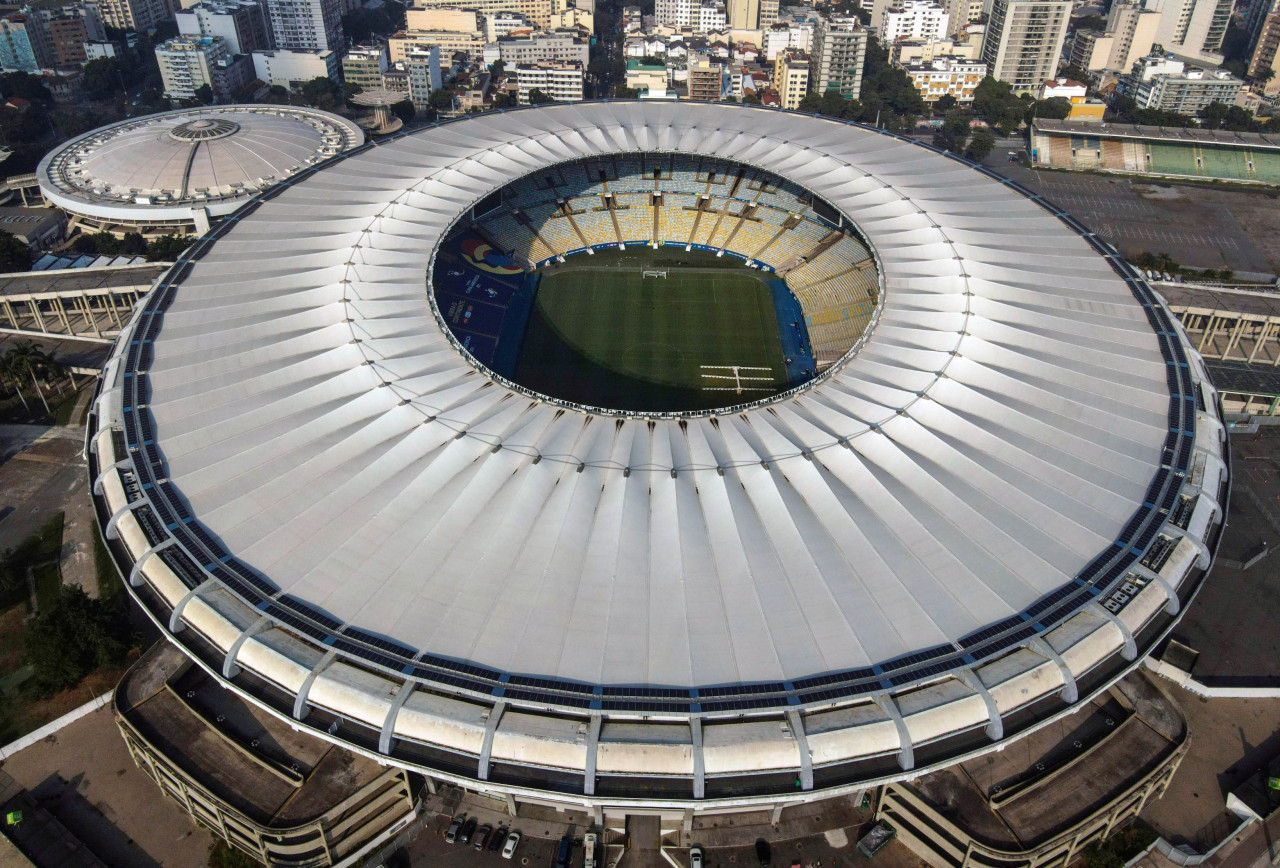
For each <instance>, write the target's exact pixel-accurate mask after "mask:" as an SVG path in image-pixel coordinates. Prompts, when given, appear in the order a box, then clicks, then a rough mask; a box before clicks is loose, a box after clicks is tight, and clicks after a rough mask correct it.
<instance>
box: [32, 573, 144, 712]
mask: <svg viewBox="0 0 1280 868" xmlns="http://www.w3.org/2000/svg"><path fill="white" fill-rule="evenodd" d="M130 639H131V637H130V633H129V624H128V621H127V620H126V619H125V618H124V617H122V615H121V613H120V612H118V611H116V610H113V609H111V608H109V607H108V606H107V605H106V604H104V603H103V602H102V601H100V600H94V599H92V598H90V597H89V596H88V595H87V594H86V593H85V592H84V591H83V590H81V589H80V588H79V587H78V586H76V585H63V586H62V587H61V589H60V591H59V596H58V603H57V605H56V606H54V607H53V608H52V609H48V610H46V611H42V612H40V613H39V614H38V615H36V616H35V617H34V618H32V619H31V621H30V622H28V624H27V628H26V631H25V632H24V634H23V644H24V646H25V654H26V658H27V662H28V663H30V664H31V666H32V668H33V669H34V670H35V674H34V675H33V676H32V678H31V680H30V681H29V682H28V684H29V685H30V689H31V690H32V691H33V692H34V693H35V694H36V695H38V696H48V695H50V694H53V693H56V692H57V691H59V690H65V689H66V688H68V687H74V686H75V685H76V684H79V683H80V681H81V680H82V679H83V678H84V677H85V676H86V675H88V674H89V673H90V672H92V671H93V670H94V669H97V668H99V667H103V666H117V665H119V664H120V663H122V662H124V659H125V655H126V654H128V652H129V647H130V644H131V642H130Z"/></svg>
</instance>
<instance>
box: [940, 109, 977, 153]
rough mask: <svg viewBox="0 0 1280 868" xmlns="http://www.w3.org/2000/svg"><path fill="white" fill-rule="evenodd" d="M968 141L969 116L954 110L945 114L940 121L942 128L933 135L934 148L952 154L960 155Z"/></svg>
mask: <svg viewBox="0 0 1280 868" xmlns="http://www.w3.org/2000/svg"><path fill="white" fill-rule="evenodd" d="M968 141H969V115H968V114H967V113H966V112H962V111H958V110H956V109H952V110H951V111H949V112H947V114H946V117H944V118H943V119H942V126H941V127H939V128H938V131H937V132H935V133H934V134H933V144H934V146H935V147H939V148H942V149H943V150H944V151H950V152H951V153H953V154H961V153H964V146H965V144H966V143H967V142H968Z"/></svg>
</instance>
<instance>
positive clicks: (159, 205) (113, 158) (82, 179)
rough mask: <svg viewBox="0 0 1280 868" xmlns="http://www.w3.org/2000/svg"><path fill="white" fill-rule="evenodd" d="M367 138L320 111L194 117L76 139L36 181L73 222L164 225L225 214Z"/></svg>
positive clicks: (160, 117) (149, 119) (195, 113)
mask: <svg viewBox="0 0 1280 868" xmlns="http://www.w3.org/2000/svg"><path fill="white" fill-rule="evenodd" d="M363 138H364V134H363V133H362V132H361V131H360V128H359V127H358V126H356V125H355V124H353V123H351V122H350V121H348V120H346V119H345V118H340V117H338V116H337V115H332V114H329V113H327V112H321V111H316V110H314V109H302V108H293V107H289V106H219V107H217V108H201V109H186V110H181V111H173V112H163V113H160V114H155V115H147V116H144V117H140V118H133V119H131V120H127V121H122V122H120V123H116V124H111V125H110V126H106V127H101V128H99V129H96V130H93V131H92V132H89V133H86V134H84V135H82V136H79V137H77V138H75V139H72V140H71V141H70V142H68V143H66V144H65V145H63V146H61V147H60V148H58V149H56V150H54V151H52V152H50V153H49V154H48V155H47V156H45V158H44V159H43V160H41V161H40V165H39V167H38V168H37V169H36V175H37V177H38V178H39V179H40V189H41V191H42V192H43V193H44V195H45V197H46V199H48V200H49V201H50V202H52V203H54V204H55V205H58V206H59V207H61V208H63V209H64V210H68V211H71V212H73V213H88V214H93V215H95V216H97V215H99V213H100V212H104V210H105V211H106V212H108V213H107V216H120V217H127V216H128V215H129V214H130V213H131V212H139V211H144V210H145V211H147V212H149V213H155V216H157V217H161V216H163V211H164V210H165V209H182V210H185V211H190V209H191V207H192V206H199V207H208V208H209V210H210V211H211V213H214V214H224V213H229V212H230V211H233V210H235V208H237V207H239V206H240V204H242V203H243V202H244V201H245V200H246V199H248V198H249V197H251V196H253V195H254V194H256V193H258V192H259V191H261V190H265V189H268V188H270V187H272V186H274V185H275V184H276V183H278V182H280V181H282V180H284V179H285V178H288V177H289V176H291V175H294V174H297V173H298V172H300V171H302V170H303V169H304V168H306V167H308V166H311V165H314V164H316V163H320V162H323V161H325V160H327V159H329V158H330V157H333V156H335V155H337V154H339V153H342V152H343V151H346V150H349V149H351V148H354V147H356V146H357V145H359V144H360V143H361V142H362V141H363ZM121 209H123V211H122V210H121Z"/></svg>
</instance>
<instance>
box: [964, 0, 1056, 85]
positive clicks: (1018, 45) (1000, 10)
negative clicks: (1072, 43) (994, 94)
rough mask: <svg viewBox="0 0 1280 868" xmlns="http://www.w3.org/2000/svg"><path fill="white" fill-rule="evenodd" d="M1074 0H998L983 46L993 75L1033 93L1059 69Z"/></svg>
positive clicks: (984, 54)
mask: <svg viewBox="0 0 1280 868" xmlns="http://www.w3.org/2000/svg"><path fill="white" fill-rule="evenodd" d="M1070 18H1071V0H994V2H993V3H992V6H991V20H990V21H989V22H988V23H987V32H986V35H985V38H984V41H983V44H982V60H983V62H984V63H986V64H987V68H988V69H989V70H990V71H991V75H993V76H995V77H996V78H997V79H999V80H1000V81H1004V82H1008V83H1009V84H1010V85H1012V86H1013V89H1014V91H1015V92H1017V93H1030V92H1031V91H1033V90H1035V89H1036V88H1037V87H1038V86H1039V85H1040V83H1041V82H1043V81H1045V80H1046V79H1048V78H1052V77H1053V74H1054V73H1055V72H1057V70H1058V57H1059V55H1061V53H1062V45H1063V42H1064V41H1065V39H1066V36H1067V23H1068V22H1069V21H1070Z"/></svg>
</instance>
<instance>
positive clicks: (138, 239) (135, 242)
mask: <svg viewBox="0 0 1280 868" xmlns="http://www.w3.org/2000/svg"><path fill="white" fill-rule="evenodd" d="M120 252H121V253H124V254H127V255H129V256H141V255H142V254H144V253H146V252H147V239H145V238H143V237H142V234H141V233H139V232H126V233H125V234H124V237H123V238H121V239H120Z"/></svg>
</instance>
